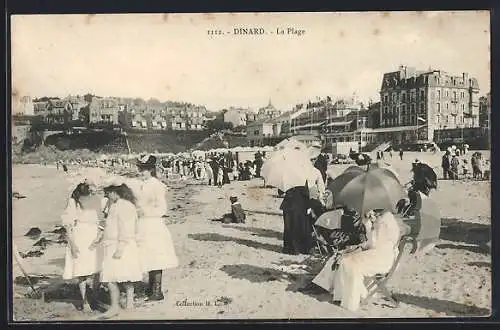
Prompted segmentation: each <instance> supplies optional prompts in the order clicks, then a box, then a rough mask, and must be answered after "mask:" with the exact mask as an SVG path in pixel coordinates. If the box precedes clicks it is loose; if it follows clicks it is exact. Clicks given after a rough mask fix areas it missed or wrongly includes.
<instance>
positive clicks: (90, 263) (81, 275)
mask: <svg viewBox="0 0 500 330" xmlns="http://www.w3.org/2000/svg"><path fill="white" fill-rule="evenodd" d="M100 208H101V198H99V197H98V196H96V195H93V194H92V193H91V189H90V185H89V184H88V183H79V184H78V185H77V187H76V188H75V190H73V192H72V194H71V198H70V199H69V201H68V205H67V207H66V209H65V210H64V212H63V214H62V216H61V219H62V223H63V225H64V227H65V228H66V233H67V240H68V245H67V247H66V256H65V264H64V273H63V279H65V280H69V279H74V278H78V280H79V283H78V286H79V288H80V293H81V294H82V299H83V302H84V304H83V308H84V309H85V310H89V309H90V307H89V305H88V302H87V300H86V290H87V284H88V282H89V280H91V279H92V276H95V275H96V274H98V273H99V272H100V271H101V263H102V249H99V248H95V246H94V245H93V243H94V239H95V238H96V236H97V235H98V233H99V231H100V229H102V227H100V222H99V217H98V214H100V212H99V211H100Z"/></svg>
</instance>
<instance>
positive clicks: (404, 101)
mask: <svg viewBox="0 0 500 330" xmlns="http://www.w3.org/2000/svg"><path fill="white" fill-rule="evenodd" d="M401 99H402V102H403V103H406V93H404V92H403V93H402V94H401Z"/></svg>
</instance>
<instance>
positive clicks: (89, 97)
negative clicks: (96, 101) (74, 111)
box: [83, 93, 95, 103]
mask: <svg viewBox="0 0 500 330" xmlns="http://www.w3.org/2000/svg"><path fill="white" fill-rule="evenodd" d="M94 96H95V95H92V94H90V93H87V94H85V95H83V100H84V101H85V102H87V103H90V102H92V99H93V98H94Z"/></svg>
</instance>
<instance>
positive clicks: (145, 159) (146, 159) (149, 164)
mask: <svg viewBox="0 0 500 330" xmlns="http://www.w3.org/2000/svg"><path fill="white" fill-rule="evenodd" d="M136 165H137V167H139V168H144V169H147V168H154V167H155V166H156V157H155V156H153V155H143V156H140V157H139V158H138V159H137V163H136Z"/></svg>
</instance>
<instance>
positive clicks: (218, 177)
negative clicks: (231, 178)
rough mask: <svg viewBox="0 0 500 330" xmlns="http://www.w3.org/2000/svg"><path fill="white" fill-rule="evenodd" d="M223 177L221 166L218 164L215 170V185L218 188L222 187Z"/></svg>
mask: <svg viewBox="0 0 500 330" xmlns="http://www.w3.org/2000/svg"><path fill="white" fill-rule="evenodd" d="M223 179H224V171H223V170H222V167H221V166H219V169H218V171H217V186H218V187H219V188H221V187H222V180H223Z"/></svg>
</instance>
